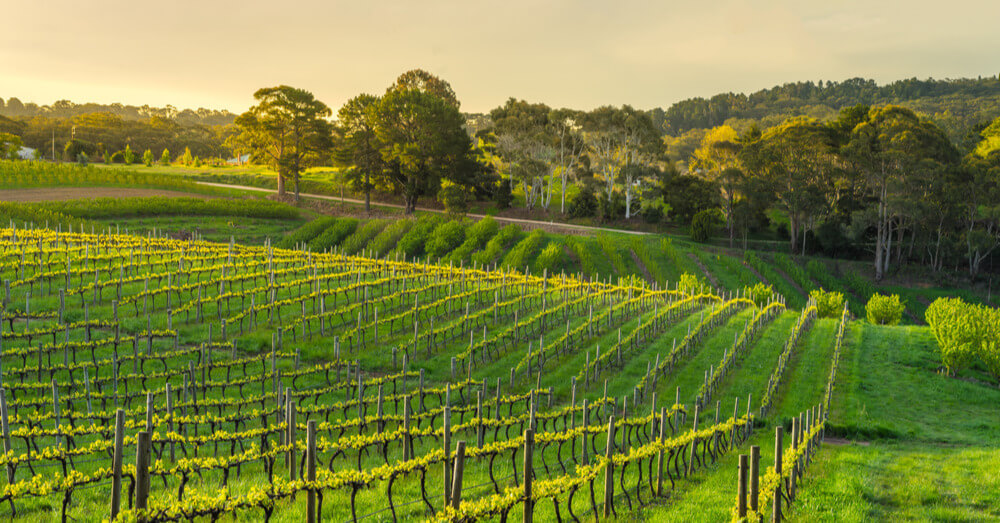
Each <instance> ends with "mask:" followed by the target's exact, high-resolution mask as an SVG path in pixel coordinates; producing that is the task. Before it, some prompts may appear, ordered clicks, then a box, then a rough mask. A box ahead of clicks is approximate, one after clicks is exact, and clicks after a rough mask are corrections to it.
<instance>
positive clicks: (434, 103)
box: [375, 88, 480, 214]
mask: <svg viewBox="0 0 1000 523" xmlns="http://www.w3.org/2000/svg"><path fill="white" fill-rule="evenodd" d="M376 121H377V122H378V125H377V127H376V129H375V134H376V136H377V138H378V140H379V142H380V144H381V148H380V153H381V155H382V161H384V162H385V164H386V165H385V168H384V169H383V171H382V173H381V177H382V178H383V179H384V180H385V182H386V183H387V184H389V185H391V186H392V187H393V189H394V190H396V191H397V192H398V193H401V194H402V195H403V202H404V206H405V209H406V213H407V214H410V213H412V212H413V211H414V210H415V209H416V205H417V199H418V198H419V197H420V196H422V195H424V194H436V193H437V190H438V187H439V185H440V182H441V180H442V179H447V180H451V181H452V182H455V183H458V184H461V185H468V183H467V182H468V181H469V179H470V178H471V177H472V176H473V175H475V173H476V172H477V170H478V169H479V168H480V167H479V165H478V164H477V163H476V161H475V159H474V158H473V156H472V142H471V140H470V138H469V135H468V134H466V132H465V129H463V127H462V124H463V122H464V120H463V118H462V115H461V114H460V113H459V112H458V109H457V108H456V107H455V106H454V105H453V104H451V103H449V102H448V101H447V100H445V99H444V98H441V97H440V96H437V95H435V94H432V93H430V92H425V91H420V90H417V89H408V88H407V89H390V90H389V91H387V92H386V94H385V96H383V97H382V99H381V100H380V101H379V104H378V111H377V119H376Z"/></svg>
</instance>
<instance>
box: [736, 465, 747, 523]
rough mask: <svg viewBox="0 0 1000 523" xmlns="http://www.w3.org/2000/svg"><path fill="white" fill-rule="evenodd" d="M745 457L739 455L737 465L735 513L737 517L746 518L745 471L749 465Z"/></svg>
mask: <svg viewBox="0 0 1000 523" xmlns="http://www.w3.org/2000/svg"><path fill="white" fill-rule="evenodd" d="M747 461H748V460H747V455H746V454H740V465H739V467H740V468H739V478H738V482H739V485H738V486H737V494H736V511H737V514H738V515H739V517H740V518H741V519H742V518H746V517H747V472H748V471H747V469H748V468H749V464H748V462H747Z"/></svg>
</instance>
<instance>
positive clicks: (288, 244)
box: [276, 216, 337, 249]
mask: <svg viewBox="0 0 1000 523" xmlns="http://www.w3.org/2000/svg"><path fill="white" fill-rule="evenodd" d="M336 222H337V218H335V217H333V216H321V217H319V218H316V219H315V220H313V221H311V222H309V223H306V224H305V225H303V226H302V227H299V228H298V229H295V230H294V231H292V232H291V233H290V234H289V235H288V236H285V237H284V238H282V239H281V241H280V242H278V243H277V244H276V247H280V248H282V249H293V248H295V246H296V245H299V244H301V243H308V242H309V240H312V239H313V238H315V237H316V236H318V235H319V234H320V233H322V232H323V231H325V230H326V229H327V228H328V227H330V226H331V225H333V224H334V223H336Z"/></svg>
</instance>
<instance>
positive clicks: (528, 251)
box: [503, 229, 545, 270]
mask: <svg viewBox="0 0 1000 523" xmlns="http://www.w3.org/2000/svg"><path fill="white" fill-rule="evenodd" d="M544 239H545V233H543V232H542V231H541V230H540V229H535V230H533V231H531V234H529V235H528V236H526V237H525V238H524V239H523V240H521V241H519V242H517V245H515V246H514V248H513V249H511V250H510V252H508V253H507V256H506V257H505V258H504V259H503V266H504V267H510V268H512V269H514V270H524V269H525V267H526V266H527V264H528V260H529V258H530V256H531V255H532V254H533V253H534V252H535V251H536V250H537V249H538V246H539V245H541V244H542V240H544Z"/></svg>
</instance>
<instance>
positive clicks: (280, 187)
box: [278, 171, 285, 196]
mask: <svg viewBox="0 0 1000 523" xmlns="http://www.w3.org/2000/svg"><path fill="white" fill-rule="evenodd" d="M284 195H285V175H284V173H282V172H281V171H278V196H284Z"/></svg>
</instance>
